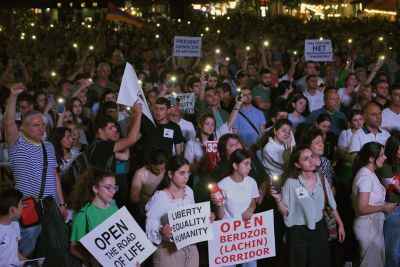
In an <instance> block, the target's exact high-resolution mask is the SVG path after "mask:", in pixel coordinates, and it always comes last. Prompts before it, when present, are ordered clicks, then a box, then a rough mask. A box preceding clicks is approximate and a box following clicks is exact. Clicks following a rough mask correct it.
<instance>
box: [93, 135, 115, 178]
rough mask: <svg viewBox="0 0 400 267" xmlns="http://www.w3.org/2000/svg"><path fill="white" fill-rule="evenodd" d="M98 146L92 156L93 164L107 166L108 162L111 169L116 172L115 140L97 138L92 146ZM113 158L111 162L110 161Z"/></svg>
mask: <svg viewBox="0 0 400 267" xmlns="http://www.w3.org/2000/svg"><path fill="white" fill-rule="evenodd" d="M93 145H94V146H96V147H95V148H94V150H93V154H92V157H91V160H90V161H91V163H92V165H93V166H97V167H101V168H106V166H108V165H107V164H111V167H110V171H112V172H115V157H114V146H115V141H103V140H95V141H94V142H93V144H91V145H90V146H89V148H88V150H90V149H91V146H93ZM110 160H111V162H109V161H110Z"/></svg>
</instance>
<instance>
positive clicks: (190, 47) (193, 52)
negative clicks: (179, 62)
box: [174, 36, 201, 57]
mask: <svg viewBox="0 0 400 267" xmlns="http://www.w3.org/2000/svg"><path fill="white" fill-rule="evenodd" d="M200 56H201V37H188V36H175V38H174V57H200Z"/></svg>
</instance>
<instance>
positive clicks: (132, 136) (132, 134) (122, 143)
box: [114, 103, 142, 152]
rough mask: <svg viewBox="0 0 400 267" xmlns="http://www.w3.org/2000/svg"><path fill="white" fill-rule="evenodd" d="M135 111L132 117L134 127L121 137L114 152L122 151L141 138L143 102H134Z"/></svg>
mask: <svg viewBox="0 0 400 267" xmlns="http://www.w3.org/2000/svg"><path fill="white" fill-rule="evenodd" d="M133 107H134V109H135V112H134V114H133V115H132V117H131V118H130V119H131V120H133V124H132V127H131V128H130V129H129V131H128V133H127V136H126V137H124V138H120V139H119V140H118V141H117V142H116V143H115V145H114V152H121V151H123V150H125V149H126V148H128V147H130V146H132V145H133V144H135V143H136V141H137V140H139V132H140V124H141V121H142V104H140V103H135V104H134V106H133Z"/></svg>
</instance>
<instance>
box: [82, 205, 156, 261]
mask: <svg viewBox="0 0 400 267" xmlns="http://www.w3.org/2000/svg"><path fill="white" fill-rule="evenodd" d="M79 242H81V243H82V245H83V246H84V247H85V248H86V249H87V250H88V251H89V252H90V253H91V254H92V255H93V256H94V257H95V258H96V260H97V261H98V262H99V263H101V265H103V266H116V267H122V266H135V265H136V262H139V263H142V262H143V261H144V260H145V259H147V258H148V257H149V256H150V255H151V254H153V252H154V251H155V250H156V247H155V246H154V245H153V244H152V243H151V242H150V240H148V239H147V236H146V234H145V233H144V232H143V230H142V229H141V228H140V226H139V225H138V224H137V222H136V221H135V220H134V219H133V217H132V215H130V213H129V212H128V210H127V209H126V208H125V207H122V208H121V209H120V210H118V211H117V212H116V213H114V214H113V215H112V216H111V217H110V218H108V219H107V220H105V221H104V222H102V223H101V224H100V225H98V226H97V227H96V228H94V229H93V230H92V231H90V232H89V233H88V234H87V235H85V236H84V237H82V238H81V240H79Z"/></svg>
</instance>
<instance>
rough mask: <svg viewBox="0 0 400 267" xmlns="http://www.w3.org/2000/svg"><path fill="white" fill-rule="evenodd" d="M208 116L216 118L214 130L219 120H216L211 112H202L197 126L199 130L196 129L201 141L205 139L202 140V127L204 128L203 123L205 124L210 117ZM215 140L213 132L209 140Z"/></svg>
mask: <svg viewBox="0 0 400 267" xmlns="http://www.w3.org/2000/svg"><path fill="white" fill-rule="evenodd" d="M208 118H211V119H213V120H214V132H215V130H216V127H217V122H216V121H215V117H214V115H213V114H211V113H209V112H205V113H202V114H200V116H199V118H198V122H197V127H196V130H197V131H196V133H197V135H196V137H197V138H199V139H200V141H203V140H201V131H202V128H203V125H204V123H205V121H206V119H208ZM213 140H214V134H211V135H210V136H209V137H208V140H207V141H213Z"/></svg>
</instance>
